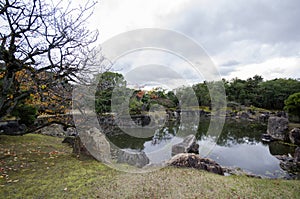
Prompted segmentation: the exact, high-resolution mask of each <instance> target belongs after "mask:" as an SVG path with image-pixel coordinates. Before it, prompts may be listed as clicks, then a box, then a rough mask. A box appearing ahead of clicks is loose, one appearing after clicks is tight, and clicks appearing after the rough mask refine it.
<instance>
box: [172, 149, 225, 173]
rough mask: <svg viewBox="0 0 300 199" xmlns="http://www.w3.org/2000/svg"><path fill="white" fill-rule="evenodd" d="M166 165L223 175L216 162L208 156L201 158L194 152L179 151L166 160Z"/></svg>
mask: <svg viewBox="0 0 300 199" xmlns="http://www.w3.org/2000/svg"><path fill="white" fill-rule="evenodd" d="M166 165H168V166H176V167H188V168H195V169H201V170H205V171H208V172H212V173H216V174H219V175H224V171H223V169H222V167H221V166H220V165H219V164H218V163H216V162H215V161H213V160H211V159H208V158H201V157H200V156H199V155H197V154H194V153H179V154H177V155H175V156H173V157H172V158H171V159H170V160H169V161H167V163H166Z"/></svg>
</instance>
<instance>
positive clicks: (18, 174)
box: [0, 134, 300, 198]
mask: <svg viewBox="0 0 300 199" xmlns="http://www.w3.org/2000/svg"><path fill="white" fill-rule="evenodd" d="M71 151H72V150H71V148H70V147H69V146H67V145H64V144H62V143H61V139H59V138H55V137H49V136H42V135H34V134H29V135H25V136H21V137H9V136H3V135H1V136H0V167H1V171H0V176H2V177H0V198H300V194H299V193H300V181H292V180H291V181H287V180H268V179H255V178H249V177H245V176H230V177H224V176H219V175H215V174H211V173H207V172H204V171H198V170H194V169H179V168H164V169H161V170H157V171H154V172H151V173H143V174H130V173H124V172H119V171H116V170H114V169H111V168H109V167H107V166H106V165H104V164H102V163H99V162H97V161H95V160H93V159H88V158H86V159H84V160H80V159H78V158H77V157H76V156H74V155H72V154H71Z"/></svg>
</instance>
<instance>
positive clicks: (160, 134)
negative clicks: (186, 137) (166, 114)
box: [152, 120, 180, 145]
mask: <svg viewBox="0 0 300 199" xmlns="http://www.w3.org/2000/svg"><path fill="white" fill-rule="evenodd" d="M179 126H180V122H179V121H178V120H169V121H167V122H166V124H165V125H164V126H163V127H162V128H160V129H158V130H156V132H155V134H154V136H153V138H152V144H153V145H155V144H159V143H161V142H162V141H167V140H170V139H172V138H173V137H174V136H176V133H177V132H178V128H179Z"/></svg>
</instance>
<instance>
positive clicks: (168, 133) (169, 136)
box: [108, 119, 295, 178]
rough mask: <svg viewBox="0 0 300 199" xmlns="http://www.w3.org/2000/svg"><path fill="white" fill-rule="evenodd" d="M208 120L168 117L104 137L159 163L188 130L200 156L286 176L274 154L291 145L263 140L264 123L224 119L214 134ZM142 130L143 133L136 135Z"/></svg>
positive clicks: (288, 151) (284, 151) (289, 149)
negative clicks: (182, 120) (154, 124)
mask: <svg viewBox="0 0 300 199" xmlns="http://www.w3.org/2000/svg"><path fill="white" fill-rule="evenodd" d="M209 124H210V120H209V119H201V120H200V122H199V125H196V126H195V125H188V124H184V125H183V124H180V122H178V121H170V122H166V123H165V124H164V125H163V126H161V127H159V128H148V127H147V126H145V127H140V128H133V129H122V130H116V131H119V132H115V133H112V134H110V136H108V139H109V141H110V142H111V143H113V144H114V145H116V146H117V147H118V148H121V149H123V150H130V151H137V152H142V151H143V152H145V153H146V155H147V156H148V158H149V159H150V162H151V163H154V164H159V163H161V162H164V161H166V160H168V159H170V158H171V147H172V145H174V144H176V143H179V142H181V141H182V140H183V138H184V137H185V136H187V135H189V134H195V135H196V138H197V140H198V144H199V146H200V147H199V151H200V155H201V156H202V157H208V158H211V159H213V160H214V161H216V162H217V163H219V164H220V165H222V166H226V167H234V168H241V169H243V170H245V171H247V172H250V173H253V174H257V175H261V176H266V177H271V178H282V177H287V176H288V174H287V173H286V172H285V171H284V170H282V169H281V168H280V165H279V163H280V161H279V160H278V159H277V158H276V157H275V156H274V155H283V154H286V155H288V154H293V151H294V150H295V148H294V147H290V146H287V145H283V144H280V143H278V142H273V143H270V144H268V143H263V142H262V141H261V135H262V134H264V133H266V130H267V126H266V124H263V123H256V122H247V121H235V120H228V121H226V122H225V125H224V128H223V129H222V132H221V134H220V135H219V136H217V137H211V136H207V130H208V127H209ZM120 132H121V133H120ZM124 132H126V133H124ZM127 132H128V133H127ZM143 134H144V135H147V136H144V137H143V136H140V135H143ZM135 135H139V136H135Z"/></svg>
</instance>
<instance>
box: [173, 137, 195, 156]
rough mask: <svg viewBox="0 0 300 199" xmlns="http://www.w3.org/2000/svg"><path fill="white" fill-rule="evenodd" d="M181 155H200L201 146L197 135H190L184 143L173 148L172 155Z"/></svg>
mask: <svg viewBox="0 0 300 199" xmlns="http://www.w3.org/2000/svg"><path fill="white" fill-rule="evenodd" d="M179 153H196V154H198V153H199V144H198V143H197V140H196V137H195V135H192V134H191V135H188V136H187V137H185V138H184V139H183V141H182V142H180V143H178V144H175V145H173V146H172V155H176V154H179Z"/></svg>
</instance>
